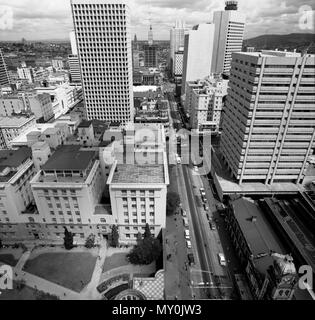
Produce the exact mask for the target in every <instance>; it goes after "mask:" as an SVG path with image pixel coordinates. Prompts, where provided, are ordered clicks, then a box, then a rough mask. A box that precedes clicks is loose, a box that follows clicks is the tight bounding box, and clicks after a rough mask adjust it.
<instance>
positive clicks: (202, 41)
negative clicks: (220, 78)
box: [182, 23, 214, 95]
mask: <svg viewBox="0 0 315 320" xmlns="http://www.w3.org/2000/svg"><path fill="white" fill-rule="evenodd" d="M213 37H214V24H211V23H204V24H199V25H197V26H194V27H193V28H192V30H189V33H188V34H186V35H185V45H184V66H183V86H182V95H183V94H185V91H186V82H188V81H194V80H197V79H202V78H204V77H206V76H208V75H209V74H210V73H211V63H212V52H213ZM200 57H203V59H200Z"/></svg>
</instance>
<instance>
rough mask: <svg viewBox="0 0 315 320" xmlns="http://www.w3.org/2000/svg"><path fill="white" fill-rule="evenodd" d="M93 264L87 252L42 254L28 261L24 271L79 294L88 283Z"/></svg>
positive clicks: (92, 257)
mask: <svg viewBox="0 0 315 320" xmlns="http://www.w3.org/2000/svg"><path fill="white" fill-rule="evenodd" d="M95 263H96V257H95V256H93V255H92V254H91V253H88V252H64V253H44V254H41V255H39V256H38V257H36V258H34V259H31V260H28V261H27V262H26V264H25V266H24V270H25V271H27V272H29V273H31V274H34V275H36V276H38V277H41V278H44V279H46V280H48V281H51V282H54V283H56V284H59V285H61V286H63V287H66V288H69V289H71V290H74V291H76V292H80V291H81V290H82V289H83V288H84V286H86V285H87V284H88V283H89V282H90V280H91V277H92V273H93V270H94V267H95ZM82 282H83V283H84V285H83V284H82Z"/></svg>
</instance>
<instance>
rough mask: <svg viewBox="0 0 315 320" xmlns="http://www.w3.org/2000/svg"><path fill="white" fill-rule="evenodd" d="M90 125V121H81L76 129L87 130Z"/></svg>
mask: <svg viewBox="0 0 315 320" xmlns="http://www.w3.org/2000/svg"><path fill="white" fill-rule="evenodd" d="M91 124H92V121H87V120H83V121H81V123H80V124H79V126H78V128H89V127H90V126H91Z"/></svg>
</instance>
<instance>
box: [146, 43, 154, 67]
mask: <svg viewBox="0 0 315 320" xmlns="http://www.w3.org/2000/svg"><path fill="white" fill-rule="evenodd" d="M143 50H144V66H145V67H146V68H156V67H157V46H156V45H154V44H152V45H150V44H145V45H144V46H143Z"/></svg>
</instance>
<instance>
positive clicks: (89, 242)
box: [85, 234, 95, 249]
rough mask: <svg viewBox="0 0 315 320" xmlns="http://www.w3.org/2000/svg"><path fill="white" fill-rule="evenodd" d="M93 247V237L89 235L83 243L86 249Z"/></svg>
mask: <svg viewBox="0 0 315 320" xmlns="http://www.w3.org/2000/svg"><path fill="white" fill-rule="evenodd" d="M94 246H95V235H94V234H90V235H89V236H88V238H87V239H86V241H85V247H86V248H88V249H91V248H94Z"/></svg>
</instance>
